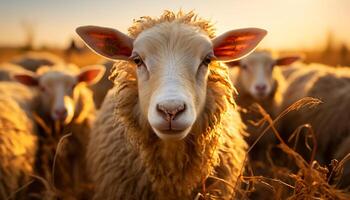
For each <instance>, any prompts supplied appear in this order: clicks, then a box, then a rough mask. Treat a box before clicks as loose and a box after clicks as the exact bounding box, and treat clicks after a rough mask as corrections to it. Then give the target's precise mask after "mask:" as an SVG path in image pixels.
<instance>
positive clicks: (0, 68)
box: [0, 63, 27, 81]
mask: <svg viewBox="0 0 350 200" xmlns="http://www.w3.org/2000/svg"><path fill="white" fill-rule="evenodd" d="M19 72H23V73H24V72H27V70H25V69H24V68H23V67H20V66H18V65H15V64H12V63H1V64H0V81H13V74H15V73H19Z"/></svg>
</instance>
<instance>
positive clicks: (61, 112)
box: [55, 108, 67, 120]
mask: <svg viewBox="0 0 350 200" xmlns="http://www.w3.org/2000/svg"><path fill="white" fill-rule="evenodd" d="M55 115H56V117H57V119H58V120H64V119H66V117H67V109H66V108H60V109H56V110H55Z"/></svg>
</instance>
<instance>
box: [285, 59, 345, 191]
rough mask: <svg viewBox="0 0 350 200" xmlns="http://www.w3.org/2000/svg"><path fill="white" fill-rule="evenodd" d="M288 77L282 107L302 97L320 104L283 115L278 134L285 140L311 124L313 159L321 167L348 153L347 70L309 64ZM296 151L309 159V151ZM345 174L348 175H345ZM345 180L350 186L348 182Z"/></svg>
mask: <svg viewBox="0 0 350 200" xmlns="http://www.w3.org/2000/svg"><path fill="white" fill-rule="evenodd" d="M291 78H292V79H291V80H290V84H289V86H288V88H287V90H286V92H285V94H284V96H285V98H284V99H285V100H284V101H283V103H282V108H287V107H288V106H290V105H291V104H292V103H293V102H295V101H297V100H299V99H301V98H303V97H314V98H318V99H320V100H321V101H322V103H321V104H320V105H318V106H316V107H315V108H312V109H310V108H303V109H300V110H298V111H293V112H291V113H289V114H288V115H286V116H285V117H284V119H283V121H282V125H281V127H282V131H281V132H282V133H283V134H284V135H285V137H287V136H290V134H292V132H293V131H294V130H295V129H296V128H297V127H298V126H300V125H303V124H307V123H308V124H310V125H311V127H312V129H313V130H314V133H315V137H316V141H317V152H316V159H317V160H318V161H319V162H320V163H321V164H329V162H330V161H331V159H333V158H337V159H341V158H342V157H341V156H345V155H346V153H350V148H349V146H348V144H349V138H350V123H349V122H350V115H349V112H348V111H349V110H350V70H349V69H348V68H345V67H344V68H342V67H339V68H331V67H326V66H323V65H315V64H312V65H311V66H310V67H308V68H307V69H303V70H301V71H299V72H297V73H296V74H294V75H293V77H291ZM300 143H303V142H301V141H300ZM299 150H300V151H301V153H302V154H303V156H304V157H305V158H306V159H309V158H310V152H309V151H306V150H305V149H299ZM347 170H348V169H347ZM347 175H350V173H349V172H347ZM344 181H345V182H346V181H347V183H346V184H347V185H349V184H350V183H349V181H348V180H344Z"/></svg>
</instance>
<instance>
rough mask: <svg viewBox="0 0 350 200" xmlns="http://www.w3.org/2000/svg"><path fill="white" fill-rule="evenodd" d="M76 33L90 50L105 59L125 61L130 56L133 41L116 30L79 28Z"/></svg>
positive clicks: (96, 27)
mask: <svg viewBox="0 0 350 200" xmlns="http://www.w3.org/2000/svg"><path fill="white" fill-rule="evenodd" d="M76 32H77V33H78V35H79V36H80V37H81V39H82V40H83V41H84V42H85V44H86V45H87V46H88V47H89V48H90V49H92V50H93V51H95V52H96V53H97V54H99V55H101V56H103V57H105V58H108V59H112V60H127V59H128V58H129V57H130V56H131V53H132V49H133V39H131V38H130V37H129V36H127V35H125V34H124V33H122V32H120V31H118V30H115V29H111V28H105V27H98V26H81V27H78V28H77V29H76Z"/></svg>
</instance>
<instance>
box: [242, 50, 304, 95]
mask: <svg viewBox="0 0 350 200" xmlns="http://www.w3.org/2000/svg"><path fill="white" fill-rule="evenodd" d="M298 59H299V57H297V56H293V57H283V58H280V59H277V60H276V59H274V58H272V56H271V55H270V53H268V52H264V51H262V52H254V53H252V54H250V55H249V56H247V57H245V58H243V59H242V60H241V61H239V62H238V64H239V67H240V68H239V76H240V80H241V81H242V86H243V89H244V90H245V91H247V92H249V94H250V95H251V96H252V97H254V98H255V99H257V100H263V99H264V98H266V97H268V96H270V95H271V93H272V92H273V90H274V88H275V87H276V85H275V84H276V80H275V77H274V69H275V66H276V65H281V66H282V65H290V64H292V63H293V62H295V61H296V60H298Z"/></svg>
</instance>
